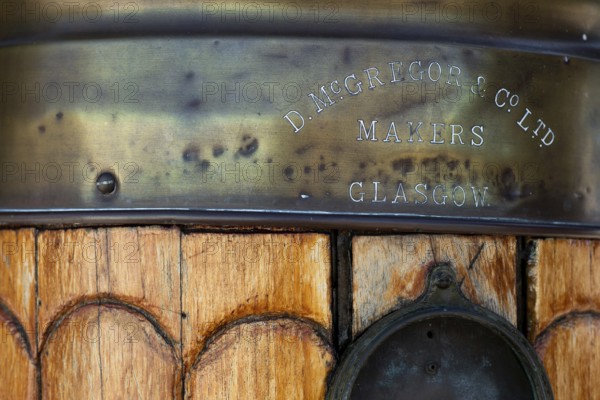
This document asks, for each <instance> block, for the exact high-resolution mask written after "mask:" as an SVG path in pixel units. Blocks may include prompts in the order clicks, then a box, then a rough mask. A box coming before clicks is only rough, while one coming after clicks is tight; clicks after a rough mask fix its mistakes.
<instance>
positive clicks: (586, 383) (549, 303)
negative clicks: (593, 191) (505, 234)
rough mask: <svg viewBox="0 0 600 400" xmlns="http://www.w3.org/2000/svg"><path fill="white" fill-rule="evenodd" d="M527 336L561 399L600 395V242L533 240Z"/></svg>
mask: <svg viewBox="0 0 600 400" xmlns="http://www.w3.org/2000/svg"><path fill="white" fill-rule="evenodd" d="M530 247H531V249H532V251H531V253H530V254H531V257H530V259H529V261H528V267H527V277H528V293H527V295H528V296H527V300H528V301H527V309H528V312H527V315H528V336H529V338H530V340H531V341H532V342H534V344H535V347H536V350H537V351H538V354H539V355H540V357H541V359H542V361H543V363H544V365H545V367H546V370H547V372H548V377H549V378H550V382H551V384H552V387H553V390H554V395H555V398H556V400H567V399H568V400H584V399H585V400H587V399H600V389H598V384H597V378H598V377H599V376H600V341H599V338H600V286H599V285H600V272H599V271H598V264H599V263H600V242H599V241H592V240H569V239H540V240H533V241H531V244H530Z"/></svg>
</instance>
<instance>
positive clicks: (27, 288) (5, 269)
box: [0, 229, 36, 349]
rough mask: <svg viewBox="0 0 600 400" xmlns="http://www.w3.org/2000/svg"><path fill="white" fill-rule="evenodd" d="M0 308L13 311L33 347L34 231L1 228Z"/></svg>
mask: <svg viewBox="0 0 600 400" xmlns="http://www.w3.org/2000/svg"><path fill="white" fill-rule="evenodd" d="M0 252H1V253H0V254H1V257H0V310H1V309H2V308H4V309H5V310H6V312H7V313H10V314H13V315H14V316H15V318H16V319H17V321H18V324H20V325H22V329H23V330H24V331H25V332H26V334H27V337H28V340H29V342H30V343H32V345H33V346H34V349H35V335H36V331H35V279H36V276H35V231H34V230H33V229H20V230H0Z"/></svg>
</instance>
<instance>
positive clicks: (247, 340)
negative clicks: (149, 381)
mask: <svg viewBox="0 0 600 400" xmlns="http://www.w3.org/2000/svg"><path fill="white" fill-rule="evenodd" d="M327 342H328V341H327V339H325V338H323V337H322V336H320V335H319V334H318V333H317V332H316V331H315V330H314V329H313V328H312V327H311V326H310V324H306V323H303V322H299V321H294V320H290V319H285V318H282V319H278V320H268V321H255V322H246V323H242V324H236V325H234V326H233V327H231V328H230V329H227V330H225V331H224V332H222V333H221V334H220V335H218V336H217V337H216V338H215V340H213V341H211V342H210V344H209V345H208V347H207V348H206V350H205V351H204V352H203V353H202V355H201V357H200V359H199V363H198V365H197V366H196V368H194V369H193V370H192V374H191V377H190V379H188V381H187V387H186V398H187V399H231V400H234V399H239V400H242V399H248V400H254V399H278V400H279V399H280V400H294V399H322V398H324V396H325V391H326V380H327V374H328V373H329V372H330V371H331V368H332V367H333V356H332V350H331V348H330V347H329V346H328V345H327Z"/></svg>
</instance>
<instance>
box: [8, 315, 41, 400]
mask: <svg viewBox="0 0 600 400" xmlns="http://www.w3.org/2000/svg"><path fill="white" fill-rule="evenodd" d="M17 326H18V323H15V321H14V319H11V318H10V317H8V316H7V315H4V314H3V313H2V311H0V366H1V367H0V399H29V400H33V399H36V398H37V395H36V389H37V385H36V382H35V378H36V373H35V363H34V360H33V359H32V357H31V354H30V353H29V352H28V349H27V345H26V344H25V343H24V337H23V336H22V333H23V332H22V331H21V332H19V331H18V328H17Z"/></svg>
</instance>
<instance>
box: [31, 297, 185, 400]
mask: <svg viewBox="0 0 600 400" xmlns="http://www.w3.org/2000/svg"><path fill="white" fill-rule="evenodd" d="M41 371H42V378H41V380H42V395H43V396H42V398H44V399H61V400H62V399H130V398H133V399H157V400H158V399H161V400H162V399H169V398H178V397H179V395H178V387H179V386H178V384H177V380H178V378H177V377H178V376H179V374H180V365H179V362H178V361H177V360H176V357H175V355H174V354H173V348H172V347H171V346H170V345H169V344H168V343H166V342H165V340H164V339H163V337H162V336H161V334H160V332H158V331H157V330H156V329H155V327H154V326H153V325H152V324H151V323H149V322H148V320H146V319H145V318H144V317H143V316H142V315H140V314H136V313H132V312H131V311H130V310H126V309H120V308H114V307H106V306H97V305H87V306H83V307H80V308H78V309H77V310H75V311H74V312H73V313H72V314H71V315H69V318H68V320H67V321H64V322H63V323H61V324H60V325H59V326H58V328H57V329H56V330H55V331H53V332H52V336H51V337H50V339H49V340H48V343H47V346H46V347H45V348H44V350H43V353H42V355H41Z"/></svg>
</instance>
